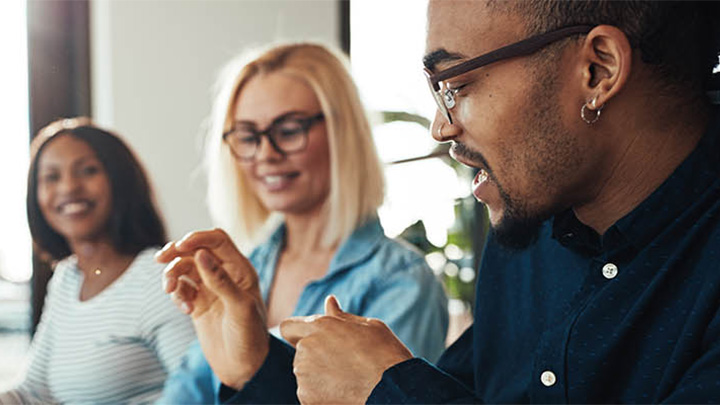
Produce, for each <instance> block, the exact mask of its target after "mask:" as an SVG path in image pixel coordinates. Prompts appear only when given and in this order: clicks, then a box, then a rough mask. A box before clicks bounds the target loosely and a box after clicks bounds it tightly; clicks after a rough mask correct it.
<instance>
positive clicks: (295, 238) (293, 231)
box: [285, 206, 334, 256]
mask: <svg viewBox="0 0 720 405" xmlns="http://www.w3.org/2000/svg"><path fill="white" fill-rule="evenodd" d="M327 217H328V214H327V210H326V209H323V207H322V206H321V207H318V208H317V209H315V210H313V211H310V212H307V213H302V214H285V229H286V234H285V252H286V253H294V254H301V255H303V256H304V255H305V254H309V253H322V252H328V251H332V250H334V247H329V246H324V245H323V243H322V238H323V234H324V233H325V229H326V227H327V226H328V220H327Z"/></svg>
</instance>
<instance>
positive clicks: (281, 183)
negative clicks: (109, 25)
mask: <svg viewBox="0 0 720 405" xmlns="http://www.w3.org/2000/svg"><path fill="white" fill-rule="evenodd" d="M299 175H300V173H298V172H292V173H286V174H273V175H267V176H260V181H262V183H263V184H265V186H267V187H268V188H269V189H271V190H277V189H281V188H283V187H285V186H287V185H288V184H289V183H290V182H291V181H292V180H293V179H295V178H296V177H298V176H299Z"/></svg>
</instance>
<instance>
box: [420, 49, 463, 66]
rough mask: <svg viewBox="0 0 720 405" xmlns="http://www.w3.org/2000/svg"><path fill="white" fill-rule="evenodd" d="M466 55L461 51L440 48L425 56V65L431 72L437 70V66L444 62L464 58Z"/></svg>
mask: <svg viewBox="0 0 720 405" xmlns="http://www.w3.org/2000/svg"><path fill="white" fill-rule="evenodd" d="M464 57H465V56H464V55H462V54H459V53H454V52H448V51H447V50H445V49H443V48H440V49H438V50H435V51H432V52H430V53H428V54H427V55H425V56H424V57H423V65H424V66H425V67H426V68H427V69H428V70H429V71H431V72H434V71H435V67H436V66H437V65H438V64H440V63H442V62H449V61H453V60H458V59H463V58H464Z"/></svg>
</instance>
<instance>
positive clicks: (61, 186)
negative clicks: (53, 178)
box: [57, 174, 81, 194]
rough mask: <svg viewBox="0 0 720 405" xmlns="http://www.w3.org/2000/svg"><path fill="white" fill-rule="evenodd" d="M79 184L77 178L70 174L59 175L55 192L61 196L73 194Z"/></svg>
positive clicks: (78, 187)
mask: <svg viewBox="0 0 720 405" xmlns="http://www.w3.org/2000/svg"><path fill="white" fill-rule="evenodd" d="M80 185H81V182H80V180H79V179H78V178H77V176H73V175H72V174H65V175H61V176H60V179H59V180H58V185H57V190H58V191H59V192H60V193H62V194H73V193H75V192H76V191H77V190H79V189H80Z"/></svg>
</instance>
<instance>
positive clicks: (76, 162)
mask: <svg viewBox="0 0 720 405" xmlns="http://www.w3.org/2000/svg"><path fill="white" fill-rule="evenodd" d="M93 160H94V161H96V163H100V159H99V158H98V157H97V156H94V155H85V156H81V157H79V158H77V159H75V160H73V161H72V162H71V163H70V167H77V166H79V165H82V164H84V163H87V162H88V161H93ZM61 166H62V165H61V164H58V162H49V163H45V162H40V164H39V165H38V170H55V169H57V168H58V167H61Z"/></svg>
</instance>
